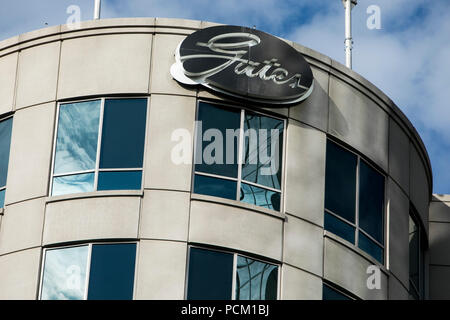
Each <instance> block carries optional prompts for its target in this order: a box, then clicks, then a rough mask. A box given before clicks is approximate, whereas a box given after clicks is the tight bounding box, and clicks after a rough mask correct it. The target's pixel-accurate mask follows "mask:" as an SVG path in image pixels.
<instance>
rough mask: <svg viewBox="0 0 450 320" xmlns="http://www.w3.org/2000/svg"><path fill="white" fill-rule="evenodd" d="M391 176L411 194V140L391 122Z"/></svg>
mask: <svg viewBox="0 0 450 320" xmlns="http://www.w3.org/2000/svg"><path fill="white" fill-rule="evenodd" d="M389 174H390V175H391V176H392V178H393V179H394V180H395V181H397V183H398V184H399V185H400V186H401V187H402V189H403V191H405V192H406V194H409V138H408V136H407V135H406V134H405V133H404V132H403V130H402V129H401V128H400V127H399V125H398V124H396V123H395V122H394V120H392V119H390V120H389Z"/></svg>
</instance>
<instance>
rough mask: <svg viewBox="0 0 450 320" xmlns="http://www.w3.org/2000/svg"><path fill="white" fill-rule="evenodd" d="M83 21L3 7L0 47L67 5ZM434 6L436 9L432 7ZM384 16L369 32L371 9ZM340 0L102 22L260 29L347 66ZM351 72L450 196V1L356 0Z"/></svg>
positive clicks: (146, 9)
mask: <svg viewBox="0 0 450 320" xmlns="http://www.w3.org/2000/svg"><path fill="white" fill-rule="evenodd" d="M73 4H75V5H78V6H80V8H81V18H82V20H89V19H91V18H92V14H93V4H94V0H78V1H77V0H39V1H35V0H14V1H12V0H0V40H2V39H6V38H9V37H12V36H15V35H17V34H20V33H24V32H27V31H31V30H34V29H39V28H43V27H45V26H46V24H48V25H49V26H51V25H57V24H63V23H65V22H66V20H67V18H68V16H69V15H68V14H67V13H66V9H67V7H68V6H70V5H73ZM430 4H432V6H430ZM370 5H377V6H379V7H380V9H381V29H379V30H369V29H368V28H367V25H366V21H367V19H368V17H369V14H367V12H366V10H367V8H368V7H369V6H370ZM343 14H344V12H343V7H342V3H341V1H340V0H314V1H310V0H189V1H186V0H127V1H125V0H102V18H115V17H169V18H185V19H197V20H208V21H214V22H219V23H225V24H236V25H244V26H250V27H253V26H256V28H258V29H260V30H263V31H266V32H269V33H272V34H275V35H278V36H281V37H284V38H287V39H289V40H293V41H295V42H298V43H300V44H303V45H305V46H307V47H310V48H312V49H315V50H318V51H320V52H322V53H324V54H326V55H328V56H330V57H331V58H333V59H335V60H337V61H339V62H341V63H342V62H344V47H343V42H344V35H343V32H344V30H343ZM353 17H354V23H353V32H354V41H355V48H354V65H353V69H354V70H355V71H356V72H358V73H360V74H361V75H363V76H364V77H365V78H367V79H368V80H369V81H371V82H372V83H374V84H375V85H376V86H378V87H379V88H380V89H381V90H383V91H384V92H385V93H386V94H387V95H388V96H389V97H390V98H391V99H392V100H393V101H394V102H395V103H396V104H397V105H398V106H399V107H400V109H402V111H403V112H404V113H405V114H406V115H407V117H408V118H409V119H410V120H411V122H412V123H413V125H414V126H415V127H416V129H417V131H418V132H419V134H420V135H421V137H422V139H423V141H424V143H425V145H426V147H427V150H428V153H429V155H430V159H431V163H432V167H433V175H434V186H433V192H435V193H447V194H450V169H449V164H450V163H449V162H450V103H449V101H450V1H449V0H433V1H430V0H359V1H358V5H357V6H356V7H355V9H354V10H353Z"/></svg>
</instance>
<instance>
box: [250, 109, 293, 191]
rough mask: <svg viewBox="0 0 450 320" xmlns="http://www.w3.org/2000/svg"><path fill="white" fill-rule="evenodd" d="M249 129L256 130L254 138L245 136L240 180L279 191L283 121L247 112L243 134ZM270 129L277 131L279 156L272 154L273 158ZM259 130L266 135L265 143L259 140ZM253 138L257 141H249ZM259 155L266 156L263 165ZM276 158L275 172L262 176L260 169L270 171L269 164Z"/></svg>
mask: <svg viewBox="0 0 450 320" xmlns="http://www.w3.org/2000/svg"><path fill="white" fill-rule="evenodd" d="M249 129H253V130H256V137H252V136H251V135H246V136H245V143H244V164H243V165H242V179H243V180H246V181H250V182H253V183H258V184H261V185H264V186H266V187H270V188H274V189H281V159H282V157H281V153H282V150H283V145H282V143H283V130H284V123H283V121H281V120H278V119H274V118H270V117H263V116H259V115H255V114H252V113H249V112H247V113H246V115H245V119H244V130H245V132H248V130H249ZM272 129H277V130H279V131H278V132H279V136H278V141H277V143H278V144H279V145H278V153H279V154H274V155H273V157H272V152H274V151H273V150H272V147H273V145H272V131H271V130H272ZM260 130H265V132H266V133H267V134H266V140H265V141H261V140H260V138H261V136H260V135H259V132H260ZM254 138H256V139H257V140H258V141H251V139H254ZM250 144H253V145H254V146H256V148H255V147H253V148H252V146H251V145H250ZM255 153H256V154H255ZM260 154H265V155H267V157H268V160H267V161H266V162H265V163H263V161H262V159H260ZM276 157H278V158H277V159H278V163H279V165H278V170H277V172H273V173H272V174H271V175H262V174H261V168H267V170H269V169H270V170H271V163H270V162H271V161H275V158H276ZM255 160H257V161H255ZM255 162H256V163H255Z"/></svg>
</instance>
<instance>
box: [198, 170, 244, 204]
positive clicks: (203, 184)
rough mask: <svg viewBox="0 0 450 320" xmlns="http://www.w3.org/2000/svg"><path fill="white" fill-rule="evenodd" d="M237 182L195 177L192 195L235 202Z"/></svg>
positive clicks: (200, 176)
mask: <svg viewBox="0 0 450 320" xmlns="http://www.w3.org/2000/svg"><path fill="white" fill-rule="evenodd" d="M236 189H237V182H236V181H231V180H225V179H218V178H212V177H207V176H202V175H199V174H196V175H195V178H194V193H198V194H204V195H207V196H214V197H220V198H225V199H230V200H236Z"/></svg>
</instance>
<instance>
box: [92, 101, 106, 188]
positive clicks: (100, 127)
mask: <svg viewBox="0 0 450 320" xmlns="http://www.w3.org/2000/svg"><path fill="white" fill-rule="evenodd" d="M104 114H105V98H102V102H101V106H100V117H99V119H100V120H99V124H98V138H97V155H96V159H95V173H94V191H97V186H98V171H99V168H100V151H101V148H102V135H103V115H104Z"/></svg>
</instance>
